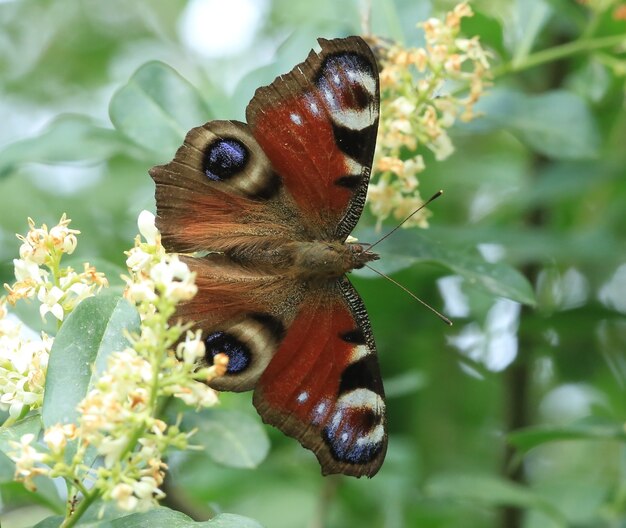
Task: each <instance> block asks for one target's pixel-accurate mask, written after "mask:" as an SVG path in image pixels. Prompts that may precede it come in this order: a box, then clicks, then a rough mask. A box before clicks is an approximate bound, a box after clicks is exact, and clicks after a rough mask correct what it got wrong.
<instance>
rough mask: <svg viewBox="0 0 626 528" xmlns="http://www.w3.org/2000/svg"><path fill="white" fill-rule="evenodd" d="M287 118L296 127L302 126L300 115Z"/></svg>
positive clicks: (294, 114)
mask: <svg viewBox="0 0 626 528" xmlns="http://www.w3.org/2000/svg"><path fill="white" fill-rule="evenodd" d="M289 118H290V119H291V121H292V123H295V124H296V125H302V117H300V114H296V113H293V114H290V116H289Z"/></svg>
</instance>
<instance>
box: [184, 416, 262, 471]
mask: <svg viewBox="0 0 626 528" xmlns="http://www.w3.org/2000/svg"><path fill="white" fill-rule="evenodd" d="M184 423H185V425H186V427H187V428H189V429H191V428H197V429H198V432H197V433H196V434H195V435H194V436H193V437H192V439H191V442H192V443H195V444H200V445H201V446H202V447H204V449H205V450H206V452H207V453H208V455H209V456H210V457H211V458H212V459H213V460H214V461H215V462H217V463H218V464H223V465H225V466H230V467H238V468H254V467H257V466H258V465H259V464H260V463H261V462H262V461H263V460H264V459H265V457H266V456H267V453H268V451H269V440H268V437H267V433H266V432H265V428H264V427H263V426H262V425H261V424H260V423H259V421H258V420H257V419H256V418H253V417H251V416H249V415H247V414H244V413H242V412H239V411H233V410H229V409H205V410H203V411H201V412H198V413H188V414H187V415H186V416H185V419H184Z"/></svg>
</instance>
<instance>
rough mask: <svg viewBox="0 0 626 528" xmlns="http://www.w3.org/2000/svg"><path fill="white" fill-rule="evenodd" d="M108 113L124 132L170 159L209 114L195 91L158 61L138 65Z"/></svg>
mask: <svg viewBox="0 0 626 528" xmlns="http://www.w3.org/2000/svg"><path fill="white" fill-rule="evenodd" d="M109 114H110V117H111V121H112V122H113V124H114V125H115V128H116V129H117V130H118V131H119V132H121V133H122V134H123V135H124V136H126V137H127V138H129V139H131V140H132V141H134V142H135V143H136V144H137V145H140V146H142V147H144V148H145V149H147V150H148V151H150V153H151V156H154V155H155V154H156V155H158V156H159V159H160V160H161V161H166V160H168V159H170V158H171V157H172V156H173V155H174V153H175V152H176V149H177V148H178V147H179V146H180V145H181V144H182V142H183V139H184V137H185V134H186V133H187V132H188V131H189V129H190V128H192V127H195V126H198V125H200V124H202V123H204V122H205V121H208V120H209V119H210V117H211V114H210V112H209V109H208V107H207V105H206V103H205V102H204V100H203V99H202V97H201V96H200V94H199V93H198V91H197V90H196V89H195V88H194V87H193V86H192V85H191V84H190V83H189V82H188V81H187V80H186V79H184V78H183V77H182V76H181V75H180V74H178V73H177V72H176V71H175V70H173V69H172V68H170V67H169V66H167V65H166V64H163V63H161V62H148V63H147V64H144V65H143V66H141V67H140V68H139V69H138V70H137V71H136V72H135V73H134V74H133V76H132V77H131V78H130V80H129V81H128V83H127V84H126V85H124V86H122V87H121V88H120V89H119V90H118V91H117V92H116V93H115V95H114V96H113V99H111V104H110V106H109Z"/></svg>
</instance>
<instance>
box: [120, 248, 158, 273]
mask: <svg viewBox="0 0 626 528" xmlns="http://www.w3.org/2000/svg"><path fill="white" fill-rule="evenodd" d="M151 261H152V255H150V253H146V252H145V251H144V250H142V249H141V248H139V247H135V248H133V249H131V250H130V251H129V252H128V258H127V259H126V266H127V267H128V268H129V269H130V270H132V271H135V272H136V271H142V270H144V269H146V268H147V267H148V265H149V264H150V262H151Z"/></svg>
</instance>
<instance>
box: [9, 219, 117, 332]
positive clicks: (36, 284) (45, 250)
mask: <svg viewBox="0 0 626 528" xmlns="http://www.w3.org/2000/svg"><path fill="white" fill-rule="evenodd" d="M70 222H71V220H70V219H69V218H67V217H66V215H65V214H63V216H62V217H61V220H60V221H59V223H58V224H57V225H56V226H54V227H52V228H51V229H50V230H49V231H48V227H47V226H46V225H45V224H43V225H42V226H41V227H35V222H34V221H33V219H32V218H29V219H28V225H29V231H28V233H27V234H26V236H23V235H17V238H18V239H19V240H20V241H21V242H22V245H21V246H20V258H19V259H14V260H13V265H14V269H15V280H16V282H15V283H14V284H13V285H8V284H5V285H4V287H5V288H6V290H7V291H8V292H9V294H8V297H7V299H8V301H9V302H10V303H11V304H15V303H16V302H17V301H18V300H20V299H28V298H32V297H35V296H36V297H37V299H38V300H39V302H40V303H41V305H40V306H39V313H40V314H41V317H42V318H44V319H45V317H46V314H48V313H51V314H52V315H53V316H54V317H55V318H56V319H57V320H58V321H63V319H64V317H65V316H66V315H67V314H68V313H69V312H71V311H72V310H73V309H74V308H75V307H76V305H77V304H78V303H79V302H80V301H82V300H83V299H85V298H86V297H90V296H92V295H95V293H97V292H98V291H99V290H100V289H101V288H102V287H103V286H106V285H107V280H106V278H105V277H104V275H103V274H102V273H99V272H97V271H96V270H95V268H94V267H93V266H90V265H89V264H87V263H85V265H84V269H83V271H82V273H77V272H76V271H74V270H73V269H72V268H70V267H68V268H61V267H60V262H61V258H62V256H63V255H64V254H68V255H70V254H72V253H73V252H74V250H75V249H76V244H77V239H76V235H77V234H79V233H80V231H77V230H76V229H70V228H69V227H68V226H69V224H70Z"/></svg>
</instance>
